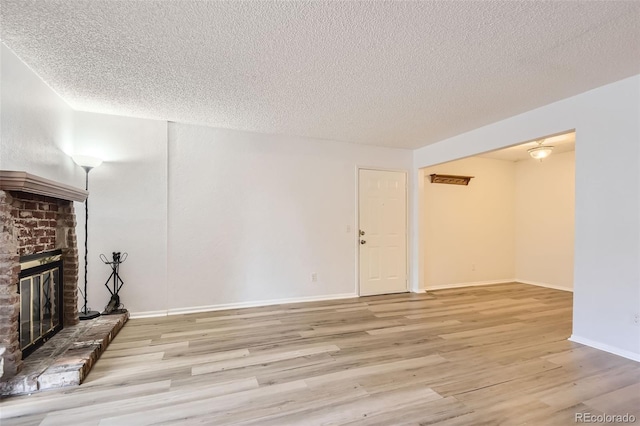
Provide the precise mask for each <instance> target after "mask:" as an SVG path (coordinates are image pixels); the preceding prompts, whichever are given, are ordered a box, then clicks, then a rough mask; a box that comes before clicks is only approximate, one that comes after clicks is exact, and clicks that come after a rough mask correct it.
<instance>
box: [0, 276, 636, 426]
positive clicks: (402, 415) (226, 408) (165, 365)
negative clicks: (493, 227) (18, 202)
mask: <svg viewBox="0 0 640 426" xmlns="http://www.w3.org/2000/svg"><path fill="white" fill-rule="evenodd" d="M571 303H572V294H571V293H566V292H562V291H557V290H550V289H545V288H540V287H535V286H529V285H524V284H504V285H493V286H485V287H473V288H464V289H451V290H440V291H434V292H430V293H428V294H400V295H386V296H371V297H361V298H356V299H345V300H339V301H330V302H313V303H300V304H289V305H278V306H269V307H262V308H248V309H238V310H229V311H219V312H210V313H201V314H193V315H180V316H171V317H166V318H151V319H134V320H130V321H129V322H128V323H127V325H126V326H125V327H124V328H123V329H122V331H121V332H120V334H119V335H118V336H117V337H116V338H115V340H114V341H113V343H112V344H111V345H110V346H109V348H108V349H107V351H106V352H105V353H104V354H103V356H102V358H101V359H100V360H99V361H98V362H97V364H96V365H95V367H94V369H93V370H92V371H91V373H90V374H89V376H88V378H87V380H86V381H85V383H84V384H83V385H81V386H80V387H77V388H72V389H64V390H58V391H49V392H43V393H39V394H34V395H31V396H22V397H13V398H9V399H5V400H3V401H0V424H2V426H11V425H74V426H77V425H99V426H104V425H126V426H130V425H148V424H160V425H192V424H199V425H202V424H205V425H206V424H211V425H228V424H246V425H278V426H282V425H320V424H353V425H427V424H436V425H439V426H444V425H447V426H453V425H496V424H505V425H511V424H512V425H520V424H531V425H556V424H557V425H567V424H574V419H575V413H591V414H593V415H599V414H609V415H613V414H625V413H629V414H632V415H635V416H636V418H637V419H638V420H637V421H638V422H640V364H639V363H636V362H633V361H630V360H627V359H624V358H620V357H618V356H615V355H611V354H608V353H605V352H601V351H598V350H595V349H591V348H589V347H585V346H582V345H580V344H576V343H571V342H569V341H567V338H568V337H569V335H570V334H571V311H572V310H571Z"/></svg>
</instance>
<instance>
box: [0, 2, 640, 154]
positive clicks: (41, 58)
mask: <svg viewBox="0 0 640 426" xmlns="http://www.w3.org/2000/svg"><path fill="white" fill-rule="evenodd" d="M1 5H2V8H1V17H2V32H1V37H2V40H3V42H4V43H5V44H6V45H7V46H8V47H9V48H11V49H12V50H13V51H14V52H16V54H17V55H18V56H19V57H20V58H22V59H23V60H24V61H25V62H26V63H27V64H28V65H29V66H30V67H31V68H32V69H33V70H34V71H35V72H37V73H38V74H39V75H40V76H41V77H42V78H43V79H44V81H46V82H47V83H48V84H49V85H50V86H51V87H52V88H53V89H54V90H56V91H57V92H58V93H59V94H60V95H61V96H62V97H63V98H64V99H65V100H66V101H67V102H68V103H69V104H70V105H71V106H72V107H73V108H75V109H78V110H85V111H93V112H101V113H108V114H119V115H129V116H136V117H146V118H157V119H163V120H172V121H178V122H185V123H200V124H206V125H210V126H215V127H223V128H231V129H241V130H249V131H255V132H263V133H273V134H286V135H297V136H308V137H314V138H321V139H333V140H340V141H348V142H355V143H364V144H372V145H385V146H393V147H404V148H416V147H420V146H424V145H427V144H429V143H433V142H436V141H438V140H441V139H443V138H446V137H450V136H453V135H456V134H459V133H462V132H465V131H468V130H472V129H474V128H477V127H479V126H482V125H485V124H489V123H491V122H494V121H497V120H500V119H503V118H506V117H509V116H512V115H515V114H517V113H520V112H524V111H527V110H530V109H533V108H535V107H539V106H542V105H545V104H548V103H550V102H553V101H556V100H558V99H562V98H565V97H567V96H571V95H574V94H578V93H581V92H584V91H586V90H588V89H591V88H594V87H598V86H601V85H603V84H606V83H609V82H613V81H616V80H619V79H622V78H625V77H628V76H631V75H634V74H638V73H640V59H639V58H640V2H637V1H630V2H616V1H607V2H587V1H567V2H561V1H560V2H556V1H550V2H546V1H535V2H520V1H505V2H488V1H483V2H471V1H469V2H426V1H424V2H400V1H398V2H392V1H387V2H383V1H379V2H356V1H328V2H323V1H313V2H309V1H304V2H270V1H260V2H258V1H253V2H251V1H249V2H239V1H234V2H221V1H209V2H204V1H96V0H94V1H10V0H1Z"/></svg>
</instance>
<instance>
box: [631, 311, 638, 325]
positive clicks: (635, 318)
mask: <svg viewBox="0 0 640 426" xmlns="http://www.w3.org/2000/svg"><path fill="white" fill-rule="evenodd" d="M633 323H634V324H635V325H640V313H637V312H636V313H635V314H634V315H633Z"/></svg>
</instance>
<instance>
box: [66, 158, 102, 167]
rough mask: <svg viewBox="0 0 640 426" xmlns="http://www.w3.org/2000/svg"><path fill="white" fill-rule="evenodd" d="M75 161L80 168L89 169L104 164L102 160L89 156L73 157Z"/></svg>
mask: <svg viewBox="0 0 640 426" xmlns="http://www.w3.org/2000/svg"><path fill="white" fill-rule="evenodd" d="M71 158H73V161H74V162H75V163H76V164H77V165H78V166H80V167H87V168H89V169H93V168H95V167H98V166H99V165H100V164H102V160H101V159H99V158H96V157H91V156H89V155H73V156H71Z"/></svg>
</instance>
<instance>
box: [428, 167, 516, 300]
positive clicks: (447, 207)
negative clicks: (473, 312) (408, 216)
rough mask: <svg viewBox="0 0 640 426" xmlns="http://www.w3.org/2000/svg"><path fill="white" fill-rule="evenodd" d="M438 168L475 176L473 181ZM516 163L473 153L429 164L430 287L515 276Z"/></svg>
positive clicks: (490, 280)
mask: <svg viewBox="0 0 640 426" xmlns="http://www.w3.org/2000/svg"><path fill="white" fill-rule="evenodd" d="M432 173H441V174H453V175H466V176H474V178H473V179H471V182H470V183H469V185H468V186H460V185H443V184H434V183H431V181H430V177H429V175H430V174H432ZM514 173H515V163H514V162H512V161H502V160H493V159H487V158H467V159H464V160H460V161H454V162H450V163H445V164H440V165H437V166H434V167H429V168H426V169H425V170H424V175H425V183H424V209H423V216H422V220H423V222H422V223H423V225H424V227H425V229H424V238H425V239H426V240H425V250H424V286H425V287H424V288H426V289H435V288H446V287H455V286H462V285H473V284H477V283H487V282H495V281H510V280H512V279H513V277H514V276H515V275H514V274H515V270H514V254H513V253H514V250H515V237H514V226H515V219H514V212H515V198H514V197H515V179H514Z"/></svg>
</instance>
